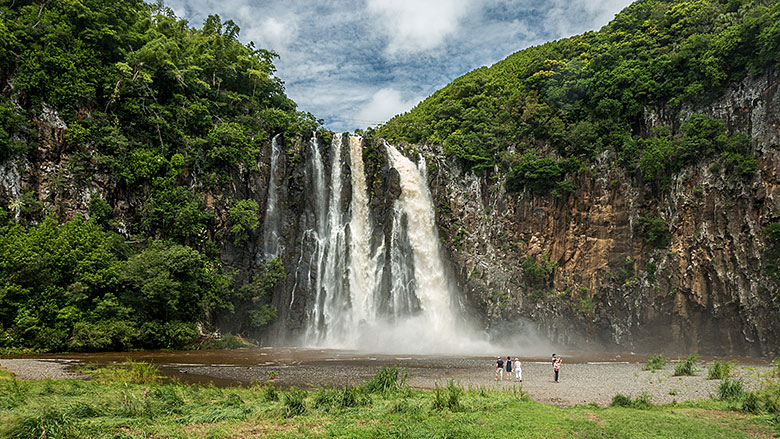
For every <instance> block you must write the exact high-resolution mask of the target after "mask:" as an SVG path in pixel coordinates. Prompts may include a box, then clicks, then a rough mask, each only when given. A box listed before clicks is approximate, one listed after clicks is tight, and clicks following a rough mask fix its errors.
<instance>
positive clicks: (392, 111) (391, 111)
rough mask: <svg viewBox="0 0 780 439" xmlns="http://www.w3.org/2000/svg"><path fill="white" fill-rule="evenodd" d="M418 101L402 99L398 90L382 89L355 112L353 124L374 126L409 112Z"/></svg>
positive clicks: (416, 99) (418, 99) (417, 99)
mask: <svg viewBox="0 0 780 439" xmlns="http://www.w3.org/2000/svg"><path fill="white" fill-rule="evenodd" d="M420 100H421V99H420V98H412V99H403V97H402V96H401V92H399V91H398V90H395V89H393V88H382V89H380V90H379V91H377V92H376V93H374V95H373V96H371V100H369V101H368V102H366V103H365V104H363V106H362V108H361V109H360V110H359V111H358V112H357V114H356V116H355V120H354V122H356V123H357V125H358V126H368V125H376V124H378V123H382V122H384V121H386V120H388V119H390V118H391V117H393V116H395V115H396V114H400V113H404V112H406V111H409V110H410V109H411V108H412V107H414V106H415V105H417V103H419V102H420Z"/></svg>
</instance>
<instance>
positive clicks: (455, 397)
mask: <svg viewBox="0 0 780 439" xmlns="http://www.w3.org/2000/svg"><path fill="white" fill-rule="evenodd" d="M462 396H463V388H462V387H460V386H458V385H456V384H455V380H450V381H449V382H448V383H447V386H446V387H439V385H438V384H436V386H435V388H434V390H433V409H434V410H442V409H445V408H446V409H449V410H450V411H452V412H459V411H461V410H463V406H462V405H461V397H462Z"/></svg>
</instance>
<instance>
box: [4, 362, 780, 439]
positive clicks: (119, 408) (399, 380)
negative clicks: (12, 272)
mask: <svg viewBox="0 0 780 439" xmlns="http://www.w3.org/2000/svg"><path fill="white" fill-rule="evenodd" d="M91 373H92V374H93V375H94V376H95V379H94V380H88V381H81V380H43V381H21V380H17V379H15V378H13V377H12V376H11V375H10V374H9V373H7V372H0V437H2V438H36V439H38V438H193V437H194V438H255V437H257V438H259V437H271V438H274V437H279V438H290V437H314V438H318V437H321V438H325V437H349V438H496V437H528V438H558V439H560V438H613V437H614V438H630V437H637V438H656V437H657V438H662V437H670V438H671V437H685V438H706V439H711V438H715V437H717V438H745V437H778V436H780V429H778V425H777V422H778V419H777V417H776V416H775V415H761V414H746V413H742V412H738V411H736V410H734V409H733V407H731V406H730V403H728V402H725V401H705V402H697V403H683V404H677V405H673V406H664V407H650V408H646V409H638V408H626V407H606V408H604V407H598V406H595V405H588V406H576V407H572V408H559V407H554V406H549V405H545V404H540V403H537V402H534V401H531V400H529V399H528V398H527V397H526V396H525V395H524V394H523V392H522V390H519V389H515V390H512V391H506V390H490V389H487V388H477V389H463V388H460V387H458V386H457V385H456V384H455V383H453V382H450V383H448V384H447V385H445V386H443V387H441V388H438V389H436V390H435V391H418V390H413V389H409V388H408V387H407V386H406V385H405V378H406V376H405V373H404V372H403V371H402V370H400V369H398V368H395V367H388V368H384V369H382V370H380V371H379V372H377V376H376V377H375V378H374V379H372V380H370V381H368V382H366V383H364V384H363V385H362V386H360V387H347V388H345V389H318V390H314V391H305V390H301V389H286V390H279V389H276V388H275V387H273V386H270V385H264V386H254V387H229V388H217V387H211V386H207V387H204V386H194V385H181V384H165V383H161V382H159V379H158V377H157V375H156V370H155V369H154V368H153V367H152V366H149V365H147V364H143V363H130V364H125V365H120V366H117V367H113V368H109V369H99V370H95V371H92V372H91Z"/></svg>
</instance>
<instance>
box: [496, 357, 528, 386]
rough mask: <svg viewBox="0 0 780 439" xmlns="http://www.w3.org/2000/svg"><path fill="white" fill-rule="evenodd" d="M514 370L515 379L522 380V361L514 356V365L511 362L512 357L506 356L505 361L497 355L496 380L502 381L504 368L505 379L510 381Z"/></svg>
mask: <svg viewBox="0 0 780 439" xmlns="http://www.w3.org/2000/svg"><path fill="white" fill-rule="evenodd" d="M513 369H514V371H515V380H517V381H520V382H523V363H521V362H520V359H519V358H515V361H514V365H513V364H512V357H510V356H507V357H506V362H505V361H504V360H502V359H501V357H497V359H496V381H504V370H506V379H507V381H512V370H513Z"/></svg>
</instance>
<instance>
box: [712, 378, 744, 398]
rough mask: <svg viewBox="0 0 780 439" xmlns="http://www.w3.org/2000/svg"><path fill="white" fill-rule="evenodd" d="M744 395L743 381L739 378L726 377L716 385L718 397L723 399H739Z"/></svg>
mask: <svg viewBox="0 0 780 439" xmlns="http://www.w3.org/2000/svg"><path fill="white" fill-rule="evenodd" d="M744 397H745V383H744V382H743V381H742V380H741V379H734V380H732V379H731V378H726V379H725V380H723V382H722V383H720V386H718V398H720V399H722V400H724V401H739V400H741V399H742V398H744Z"/></svg>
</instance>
